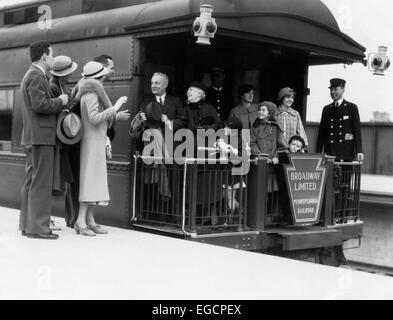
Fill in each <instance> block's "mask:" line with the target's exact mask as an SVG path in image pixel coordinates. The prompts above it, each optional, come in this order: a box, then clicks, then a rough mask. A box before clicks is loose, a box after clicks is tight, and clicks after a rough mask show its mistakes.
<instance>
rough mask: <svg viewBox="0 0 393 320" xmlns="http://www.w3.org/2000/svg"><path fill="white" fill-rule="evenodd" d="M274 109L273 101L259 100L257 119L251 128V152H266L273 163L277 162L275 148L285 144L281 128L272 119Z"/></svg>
mask: <svg viewBox="0 0 393 320" xmlns="http://www.w3.org/2000/svg"><path fill="white" fill-rule="evenodd" d="M276 110H277V107H276V105H275V104H274V103H273V102H270V101H264V102H261V103H260V104H259V105H258V119H257V120H255V122H254V124H253V126H252V128H251V154H252V155H254V156H259V155H261V154H267V155H268V156H269V159H270V161H271V162H273V164H277V163H278V158H277V148H280V147H283V146H284V144H285V142H284V140H283V136H282V131H281V128H280V126H279V125H278V124H277V122H276V121H275V120H274V114H275V113H276Z"/></svg>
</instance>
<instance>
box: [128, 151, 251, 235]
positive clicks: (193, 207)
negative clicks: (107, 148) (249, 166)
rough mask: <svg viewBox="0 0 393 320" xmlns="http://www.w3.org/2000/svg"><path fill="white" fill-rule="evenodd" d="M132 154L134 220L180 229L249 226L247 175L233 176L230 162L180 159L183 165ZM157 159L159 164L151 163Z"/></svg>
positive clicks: (198, 230) (203, 230)
mask: <svg viewBox="0 0 393 320" xmlns="http://www.w3.org/2000/svg"><path fill="white" fill-rule="evenodd" d="M134 159H135V171H134V194H133V202H134V208H133V209H134V210H133V211H134V212H133V219H132V220H133V222H134V223H135V222H137V223H139V224H150V225H152V226H156V227H165V228H167V229H168V228H169V229H175V230H176V229H177V230H181V231H182V232H183V233H184V234H195V233H198V234H204V233H211V232H212V231H214V232H228V231H240V230H243V229H244V228H245V226H246V225H247V219H246V215H245V212H247V192H246V190H247V188H246V186H247V179H248V177H247V175H244V176H233V175H232V164H230V163H220V162H219V161H218V160H216V161H212V159H199V158H198V159H182V161H183V162H184V164H175V163H173V162H174V161H173V159H171V160H172V161H171V163H173V164H168V163H165V159H159V158H153V157H144V156H139V155H136V156H135V157H134ZM157 159H159V160H162V162H163V163H162V164H157V163H156V164H150V163H149V161H152V160H157ZM146 160H147V161H146ZM164 163H165V164H164Z"/></svg>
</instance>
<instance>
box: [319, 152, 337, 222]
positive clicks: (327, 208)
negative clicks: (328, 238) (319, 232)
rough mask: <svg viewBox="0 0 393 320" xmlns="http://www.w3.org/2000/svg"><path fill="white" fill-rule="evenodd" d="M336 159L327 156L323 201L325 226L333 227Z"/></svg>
mask: <svg viewBox="0 0 393 320" xmlns="http://www.w3.org/2000/svg"><path fill="white" fill-rule="evenodd" d="M334 159H335V157H331V156H326V169H327V177H326V186H325V196H324V200H323V206H322V208H323V217H324V226H325V227H327V226H331V225H333V211H334V185H333V183H334V182H333V175H334Z"/></svg>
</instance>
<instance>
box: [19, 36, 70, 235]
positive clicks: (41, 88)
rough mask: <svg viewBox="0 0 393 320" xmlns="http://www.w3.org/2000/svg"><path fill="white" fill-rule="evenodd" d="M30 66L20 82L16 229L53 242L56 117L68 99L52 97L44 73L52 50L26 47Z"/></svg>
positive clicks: (39, 44) (38, 43)
mask: <svg viewBox="0 0 393 320" xmlns="http://www.w3.org/2000/svg"><path fill="white" fill-rule="evenodd" d="M30 58H31V61H32V65H31V66H30V68H29V70H28V71H27V72H26V74H25V76H24V77H23V80H22V83H21V91H22V96H23V103H22V120H23V134H22V144H23V145H24V146H25V147H26V171H25V172H26V176H25V182H24V184H23V186H22V206H21V214H20V225H19V229H20V230H21V232H22V235H25V236H27V237H29V238H38V239H57V238H58V235H57V234H53V233H52V232H51V230H50V228H49V224H50V217H51V197H52V185H53V165H54V146H55V140H56V117H57V114H58V113H60V112H61V111H62V109H63V106H66V105H67V103H68V96H67V95H65V94H61V95H60V96H59V97H57V98H54V97H53V96H52V92H51V89H50V87H49V81H48V78H47V76H46V71H48V70H50V69H51V68H52V64H53V50H52V48H51V46H50V44H49V42H47V41H36V42H34V43H32V44H31V45H30Z"/></svg>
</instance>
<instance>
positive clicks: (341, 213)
mask: <svg viewBox="0 0 393 320" xmlns="http://www.w3.org/2000/svg"><path fill="white" fill-rule="evenodd" d="M361 167H362V163H360V162H335V164H334V178H333V179H334V180H333V185H334V203H333V204H334V216H333V219H334V221H333V222H334V223H347V222H348V221H357V220H359V219H360V212H359V211H360V210H359V207H360V178H361Z"/></svg>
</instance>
